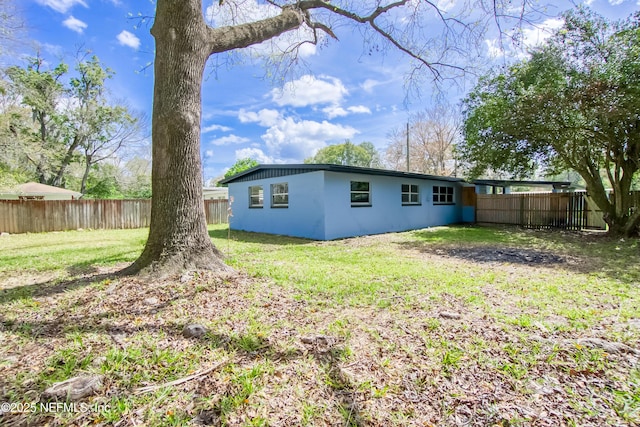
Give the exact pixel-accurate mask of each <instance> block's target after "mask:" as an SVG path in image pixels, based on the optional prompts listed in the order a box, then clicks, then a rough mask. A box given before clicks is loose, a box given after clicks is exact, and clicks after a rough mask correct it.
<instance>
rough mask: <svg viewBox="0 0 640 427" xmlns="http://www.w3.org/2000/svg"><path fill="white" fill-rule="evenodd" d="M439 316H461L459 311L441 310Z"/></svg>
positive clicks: (456, 317) (455, 317)
mask: <svg viewBox="0 0 640 427" xmlns="http://www.w3.org/2000/svg"><path fill="white" fill-rule="evenodd" d="M440 317H442V318H443V319H459V318H460V317H461V316H460V313H455V312H453V311H441V312H440Z"/></svg>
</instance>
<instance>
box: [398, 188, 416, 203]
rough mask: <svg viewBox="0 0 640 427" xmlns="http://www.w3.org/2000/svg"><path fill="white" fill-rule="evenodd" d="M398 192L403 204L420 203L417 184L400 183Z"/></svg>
mask: <svg viewBox="0 0 640 427" xmlns="http://www.w3.org/2000/svg"><path fill="white" fill-rule="evenodd" d="M405 189H406V191H405ZM414 190H415V191H414ZM400 192H401V194H402V195H401V198H400V200H401V201H402V205H403V206H411V205H420V187H419V186H418V184H401V185H400ZM405 196H406V197H405ZM405 198H406V201H405Z"/></svg>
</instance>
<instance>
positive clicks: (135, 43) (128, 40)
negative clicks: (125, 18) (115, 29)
mask: <svg viewBox="0 0 640 427" xmlns="http://www.w3.org/2000/svg"><path fill="white" fill-rule="evenodd" d="M117 39H118V42H120V44H121V45H122V46H129V47H130V48H132V49H138V48H139V47H140V39H139V38H137V37H136V36H135V35H134V34H132V33H130V32H129V31H127V30H122V32H121V33H120V34H118V36H117Z"/></svg>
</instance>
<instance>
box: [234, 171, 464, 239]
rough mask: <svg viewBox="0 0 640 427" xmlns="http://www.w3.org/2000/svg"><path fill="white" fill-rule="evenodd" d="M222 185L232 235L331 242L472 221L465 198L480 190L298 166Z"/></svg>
mask: <svg viewBox="0 0 640 427" xmlns="http://www.w3.org/2000/svg"><path fill="white" fill-rule="evenodd" d="M221 182H222V183H225V184H228V186H229V187H228V188H229V200H230V201H232V202H231V210H232V213H233V216H232V217H231V218H230V227H231V229H234V230H244V231H253V232H262V233H271V234H282V235H288V236H297V237H306V238H310V239H315V240H332V239H338V238H342V237H351V236H361V235H368V234H379V233H386V232H393V231H405V230H413V229H419V228H424V227H431V226H437V225H446V224H453V223H460V222H473V221H474V210H473V207H471V208H470V209H467V208H465V207H463V193H469V192H470V193H471V195H473V194H474V192H475V188H474V186H473V185H470V184H467V183H465V182H464V181H463V180H462V179H460V178H452V177H443V176H433V175H424V174H419V173H410V172H399V171H390V170H383V169H371V168H362V167H354V166H341V165H330V164H296V165H259V166H256V167H254V168H251V169H248V170H246V171H244V172H241V173H239V174H236V175H234V176H232V177H229V178H227V179H225V180H223V181H221ZM465 188H466V190H465Z"/></svg>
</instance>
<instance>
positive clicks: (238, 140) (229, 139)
mask: <svg viewBox="0 0 640 427" xmlns="http://www.w3.org/2000/svg"><path fill="white" fill-rule="evenodd" d="M249 141H250V139H249V138H244V137H241V136H238V135H227V136H223V137H222V138H216V139H214V140H212V141H211V143H212V144H213V145H231V144H242V143H243V142H249Z"/></svg>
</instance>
